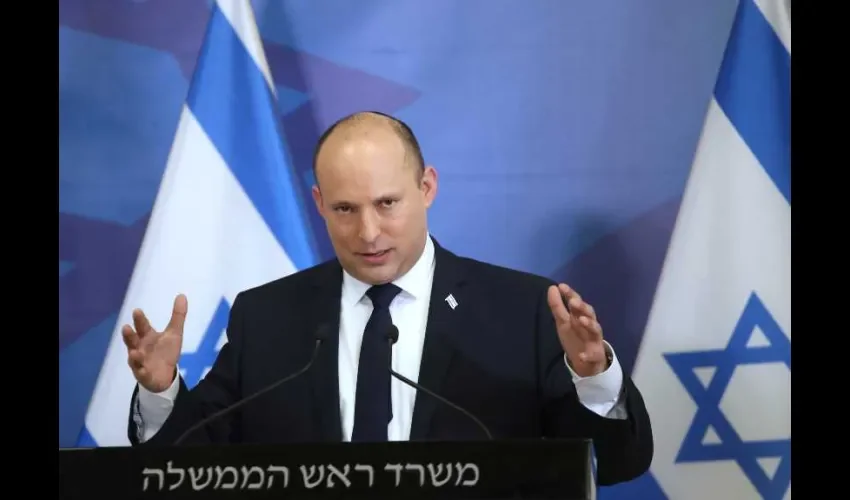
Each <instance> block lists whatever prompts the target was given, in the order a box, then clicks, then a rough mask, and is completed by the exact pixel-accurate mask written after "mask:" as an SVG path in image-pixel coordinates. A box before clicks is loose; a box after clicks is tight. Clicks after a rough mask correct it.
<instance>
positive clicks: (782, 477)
mask: <svg viewBox="0 0 850 500" xmlns="http://www.w3.org/2000/svg"><path fill="white" fill-rule="evenodd" d="M756 328H759V329H760V330H761V331H762V332H763V333H764V336H765V337H766V338H767V340H768V341H769V345H767V346H758V347H748V345H747V344H748V342H749V341H750V338H751V337H752V334H753V332H754V331H755V330H756ZM664 357H665V359H666V360H667V363H669V365H670V367H671V368H672V369H673V371H674V372H675V374H676V376H677V377H678V378H679V380H680V381H681V382H682V385H684V387H685V389H686V390H687V391H688V393H689V394H690V395H691V397H692V398H693V400H694V402H695V403H696V405H697V412H696V415H695V416H694V419H693V421H692V422H691V426H690V428H689V429H688V432H687V435H686V436H685V439H684V441H683V443H682V446H681V448H680V450H679V453H678V455H677V457H676V462H677V463H687V462H706V461H716V460H734V461H735V462H737V464H738V465H739V466H740V467H741V469H742V471H743V472H744V474H745V475H746V476H747V478H748V479H749V480H750V481H751V482H752V484H753V486H754V487H755V488H756V490H758V492H759V493H760V494H761V496H762V498H765V499H773V498H775V499H781V498H782V497H783V496H784V495H785V492H786V491H787V489H788V487H789V485H790V484H791V439H790V437H789V438H788V439H778V440H766V441H744V440H743V439H742V438H741V436H740V435H739V434H738V432H737V431H736V430H735V429H734V427H733V426H732V424H731V423H730V422H729V420H728V419H727V418H726V416H725V415H724V414H723V411H722V410H721V408H720V400H721V398H722V397H723V394H724V393H725V392H726V389H727V387H728V386H729V382H730V381H731V379H732V374H733V372H734V370H735V368H736V367H737V366H741V365H748V364H760V363H777V362H778V363H784V364H785V365H786V366H787V367H788V369H789V370H790V369H791V341H790V340H789V338H788V337H787V336H786V335H785V334H784V333H783V332H782V329H781V328H780V327H779V325H778V324H777V323H776V320H774V318H773V316H771V314H770V312H769V311H768V310H767V308H766V307H765V306H764V304H763V303H762V301H761V300H760V299H759V298H758V296H757V295H756V294H755V293H753V294H751V295H750V298H749V300H748V301H747V304H746V307H745V308H744V311H743V313H742V314H741V317H740V319H739V320H738V323H737V325H736V326H735V330H734V332H733V333H732V337H731V338H730V340H729V343H728V345H727V346H726V348H725V349H718V350H709V351H698V352H681V353H670V354H665V355H664ZM702 367H712V368H715V369H716V371H715V373H714V376H713V377H712V379H711V382H710V383H709V384H708V387H705V386H704V385H703V383H702V382H701V381H700V380H699V378H698V377H697V374H696V372H695V369H696V368H702ZM711 428H713V429H714V431H715V432H716V434H717V436H718V437H719V439H720V443H711V444H706V443H704V442H703V437H704V436H705V435H706V433H707V432H708V431H709V429H711ZM760 458H778V459H779V467H778V468H777V470H776V473H775V474H774V476H773V478H770V477H769V476H768V475H767V473H765V471H764V469H762V467H761V466H760V465H759V464H758V462H757V460H758V459H760Z"/></svg>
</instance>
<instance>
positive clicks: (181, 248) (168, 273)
mask: <svg viewBox="0 0 850 500" xmlns="http://www.w3.org/2000/svg"><path fill="white" fill-rule="evenodd" d="M274 89H275V86H274V84H273V82H272V79H271V75H270V72H269V68H268V64H267V62H266V58H265V55H264V52H263V46H262V42H261V39H260V35H259V33H258V30H257V25H256V21H255V19H254V14H253V11H252V10H251V3H250V2H247V1H244V0H218V1H217V2H215V3H214V5H213V8H212V14H211V17H210V21H209V27H208V29H207V32H206V38H205V41H204V44H203V47H202V49H201V53H200V56H199V60H198V63H197V66H196V69H195V74H194V76H193V80H192V82H191V85H190V90H189V94H188V97H187V99H186V103H185V105H184V106H183V111H182V115H181V117H180V122H179V126H178V129H177V132H176V136H175V138H174V144H173V146H172V149H171V153H170V157H169V160H168V164H167V166H166V169H165V173H164V177H163V179H162V184H161V186H160V189H159V193H158V195H157V198H156V201H155V204H154V208H153V212H152V214H151V218H150V222H149V224H148V228H147V232H146V233H145V238H144V241H143V243H142V247H141V250H140V254H139V257H138V261H137V262H136V266H135V269H134V271H133V276H132V278H131V281H130V285H129V288H128V291H127V294H126V297H125V299H124V303H123V307H122V309H121V312H120V316H119V319H118V322H117V324H116V325H115V331H114V332H113V336H112V341H111V343H110V345H109V348H108V351H107V354H106V358H105V361H104V364H103V367H102V368H101V371H100V375H99V379H98V381H97V385H96V386H95V390H94V394H93V396H92V400H91V403H90V405H89V409H88V413H87V415H86V429H85V431H84V432H83V436H81V442H80V445H81V446H122V445H129V444H130V443H129V440H128V439H127V421H128V416H129V411H130V398H131V395H132V392H133V389H134V387H135V383H136V382H135V379H134V378H133V375H132V372H131V370H130V368H129V366H128V365H127V348H126V346H125V345H124V342H123V340H122V338H121V325H123V324H125V323H129V324H132V317H131V313H132V311H133V309H134V308H141V309H142V310H143V311H144V312H145V313H146V314H147V316H148V318H149V319H150V321H151V324H152V325H153V326H154V328H156V329H158V330H161V329H163V328H164V327H165V326H166V325H167V323H168V321H169V318H170V317H171V310H172V306H173V303H174V298H175V297H176V295H177V294H179V293H185V294H186V296H187V297H188V301H189V311H188V315H187V317H186V324H185V330H184V338H183V354H182V356H181V359H180V363H179V364H180V367H181V369H182V374H183V376H184V377H185V378H186V382H187V384H189V385H190V386H193V385H194V384H196V383H197V382H198V381H199V380H200V378H201V377H203V376H204V375H205V374H206V372H207V370H208V369H209V367H210V366H211V364H212V362H213V360H214V359H215V356H216V355H217V353H218V350H219V349H220V348H221V344H222V343H223V340H224V337H223V334H224V330H225V327H226V325H227V319H228V315H229V310H230V305H231V304H232V302H233V300H234V298H235V296H236V294H237V293H238V292H240V291H242V290H244V289H246V288H250V287H253V286H256V285H260V284H262V283H265V282H268V281H271V280H274V279H277V278H280V277H283V276H286V275H288V274H291V273H293V272H295V271H296V270H298V269H303V268H305V267H309V266H311V265H313V264H315V262H314V260H315V253H314V251H313V244H312V242H311V236H310V234H311V233H310V232H309V230H308V229H307V228H308V226H307V223H306V212H305V209H306V207H305V206H303V202H302V201H300V200H299V198H298V194H297V193H298V191H297V188H296V187H297V183H298V182H299V181H298V179H296V178H295V177H294V174H293V171H292V169H291V168H290V165H289V160H288V156H287V149H286V147H285V145H284V142H283V140H282V136H281V132H280V130H279V121H278V112H277V106H276V93H275V90H274Z"/></svg>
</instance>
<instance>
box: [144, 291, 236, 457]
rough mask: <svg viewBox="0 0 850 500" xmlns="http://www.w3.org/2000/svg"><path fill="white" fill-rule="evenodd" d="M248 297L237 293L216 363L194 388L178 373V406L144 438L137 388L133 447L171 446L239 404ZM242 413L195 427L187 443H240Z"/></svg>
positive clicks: (175, 404) (184, 441)
mask: <svg viewBox="0 0 850 500" xmlns="http://www.w3.org/2000/svg"><path fill="white" fill-rule="evenodd" d="M243 309H244V299H243V298H242V295H241V294H240V295H237V297H236V299H235V300H234V301H233V307H231V310H230V317H229V319H228V324H227V341H226V342H225V343H224V345H223V346H222V348H221V350H220V351H219V353H218V356H217V357H216V360H215V362H214V363H213V366H212V368H211V369H210V371H209V372H208V373H207V375H206V376H205V377H204V378H203V379H202V380H201V381H200V382H199V383H198V384H197V385H196V386H195V387H194V388H192V389H189V388H188V387H187V386H186V383H185V382H184V381H183V378H182V377H180V375H179V374H178V375H177V377H178V378H179V390H178V392H177V397H176V398H175V400H174V407H173V409H172V410H171V413H170V414H169V415H168V418H167V419H166V420H165V422H164V423H163V425H162V427H161V428H160V429H159V430H158V431H157V433H156V434H155V435H154V436H152V437H150V439H148V440H146V441H144V443H142V442H141V440H140V425H139V424H142V425H143V422H141V421H140V420H139V419H140V413H139V412H138V411H137V410H138V408H137V407H136V405H137V404H138V392H139V389H138V386H137V388H136V389H135V390H134V391H133V395H132V398H131V405H130V418H129V423H128V427H127V437H128V438H129V439H130V443H131V444H132V445H133V446H146V445H153V446H156V445H171V444H173V443H174V441H176V440H177V439H178V438H179V437H180V436H181V435H182V434H183V433H184V432H185V431H186V430H188V429H189V428H190V427H192V426H193V425H195V424H196V423H198V422H200V421H201V420H202V419H204V418H207V417H208V416H210V415H212V414H213V413H215V412H217V411H219V410H222V409H224V408H226V407H228V406H230V405H231V404H233V403H235V402H236V401H238V400H239V398H240V397H241V390H240V387H241V379H240V373H241V368H242V367H241V362H242V361H241V353H242V347H243V342H244V324H245V321H244V311H243ZM238 418H239V417H238V412H235V413H234V414H232V415H226V416H224V417H222V418H218V419H216V420H215V421H213V422H211V423H209V424H207V425H205V426H204V427H201V428H199V429H196V430H194V431H193V432H192V433H191V434H189V435H188V436H187V437H186V438H185V439H184V440H183V442H182V443H183V444H220V443H221V444H224V443H230V442H237V441H238V440H239V436H237V435H235V433H236V430H235V429H238V426H236V425H234V423H235V421H236V419H238Z"/></svg>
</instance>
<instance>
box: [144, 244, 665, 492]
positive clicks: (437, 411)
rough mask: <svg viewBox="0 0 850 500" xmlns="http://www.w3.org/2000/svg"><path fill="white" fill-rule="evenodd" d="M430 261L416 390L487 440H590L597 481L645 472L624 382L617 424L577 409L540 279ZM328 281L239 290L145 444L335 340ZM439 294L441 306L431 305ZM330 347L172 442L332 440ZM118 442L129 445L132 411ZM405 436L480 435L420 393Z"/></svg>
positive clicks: (637, 399)
mask: <svg viewBox="0 0 850 500" xmlns="http://www.w3.org/2000/svg"><path fill="white" fill-rule="evenodd" d="M435 259H436V268H435V273H434V283H433V286H432V293H431V304H430V311H429V315H428V324H427V330H426V338H425V346H424V352H423V359H422V364H421V371H420V375H419V383H420V384H422V385H424V386H425V387H427V388H429V389H431V390H433V391H436V392H437V393H438V394H440V395H441V396H443V397H445V398H447V399H449V400H450V401H453V402H454V403H456V404H459V405H460V406H463V407H464V408H466V409H467V410H469V411H470V412H471V413H472V414H474V415H476V416H477V417H479V418H480V419H481V420H482V421H483V422H484V424H485V425H486V426H487V427H488V428H489V429H490V431H491V432H492V434H493V437H494V438H496V439H500V438H540V437H555V438H571V437H580V438H588V437H589V438H592V440H593V444H594V448H595V451H596V457H597V481H598V483H599V484H602V485H604V484H612V483H616V482H620V481H625V480H629V479H631V478H634V477H636V476H638V475H640V474H642V473H643V472H645V471H646V470H647V469H648V468H649V465H650V462H651V460H652V455H653V437H652V429H651V427H650V420H649V417H648V415H647V411H646V408H645V406H644V402H643V400H642V397H641V395H640V393H639V391H638V389H637V388H636V387H635V385H634V384H633V383H632V381H631V379H630V378H629V377H628V375H626V374H624V384H623V387H624V389H623V390H624V397H625V398H626V407H627V409H628V414H629V418H628V419H627V420H614V419H608V418H603V417H600V416H598V415H596V414H594V413H593V412H591V411H589V410H587V409H586V408H585V407H584V406H582V405H581V404H580V403H579V401H578V399H577V396H576V392H575V387H574V385H573V383H572V380H571V377H570V373H569V371H568V369H567V367H566V366H565V365H564V357H563V356H564V353H563V349H562V348H561V345H560V343H559V340H558V336H557V332H556V330H555V324H554V320H553V318H552V313H551V311H550V310H549V306H548V303H547V300H546V293H547V288H548V286H549V285H551V284H552V282H551V281H550V280H548V279H545V278H542V277H538V276H534V275H531V274H526V273H522V272H519V271H515V270H510V269H505V268H502V267H497V266H494V265H490V264H486V263H482V262H479V261H475V260H472V259H467V258H461V257H458V256H456V255H455V254H453V253H451V252H449V251H447V250H445V249H444V248H442V247H440V246H439V244H436V242H435ZM341 284H342V268H341V266H340V265H339V263H338V262H337V261H336V260H334V261H330V262H326V263H323V264H320V265H318V266H316V267H313V268H310V269H306V270H304V271H301V272H298V273H296V274H293V275H290V276H288V277H285V278H282V279H279V280H276V281H273V282H271V283H268V284H265V285H262V286H259V287H257V288H253V289H250V290H247V291H244V292H241V293H240V294H239V295H238V296H237V297H236V299H235V301H234V303H233V307H232V309H231V316H230V322H229V325H228V333H227V335H228V342H227V343H226V344H225V345H224V346H223V347H222V349H221V352H220V353H219V356H218V358H217V360H216V362H215V364H214V366H213V367H212V369H211V370H210V372H209V373H208V374H207V376H206V377H205V378H204V379H203V380H202V381H201V382H200V383H199V384H198V385H197V386H196V387H195V388H193V389H192V390H191V391H190V390H188V389H187V387H186V386H185V385H184V384H183V381H182V380H181V381H180V391H179V394H178V396H177V400H176V403H175V406H174V409H173V412H172V414H171V415H170V416H169V418H168V420H167V421H166V423H165V424H164V426H163V427H162V429H161V430H160V431H159V432H158V433H157V435H156V436H155V437H154V438H153V439H151V440H150V441H148V443H150V444H154V445H155V444H168V443H171V442H173V441H174V440H175V439H177V438H178V436H180V434H182V433H183V431H185V430H186V429H188V428H189V426H190V425H192V424H193V423H195V422H197V421H198V420H199V419H201V418H203V417H204V416H207V415H210V414H211V413H213V412H215V411H217V410H220V409H222V408H224V407H226V406H228V405H230V404H233V403H234V402H236V401H237V400H239V399H240V398H243V397H245V396H248V395H250V394H253V393H255V392H256V391H258V390H260V389H262V388H264V387H266V386H267V385H269V384H272V383H274V382H275V381H276V380H278V379H281V378H283V377H285V376H287V375H288V374H292V373H294V372H296V371H298V370H300V369H301V368H302V367H303V366H304V365H305V364H306V363H307V361H308V360H309V359H310V356H311V354H312V351H313V349H314V345H315V332H316V331H317V330H318V329H319V327H320V324H322V323H325V324H329V325H330V326H331V328H332V330H331V331H334V332H336V331H337V328H336V327H337V326H338V324H339V314H340V311H339V308H340V305H339V302H340V294H341ZM449 294H452V295H453V296H454V297H455V299H456V300H457V302H458V306H457V307H456V308H455V309H452V308H450V307H449V306H448V304H447V303H446V301H445V298H446V296H448V295H449ZM402 335H403V333H402ZM337 350H338V337H337V336H336V335H332V336H331V338H330V339H329V341H327V342H325V345H324V346H323V347H322V348H321V351H320V353H319V355H318V358H317V360H316V362H315V364H314V365H313V367H312V368H311V369H310V371H309V372H308V373H306V374H304V375H303V376H301V377H299V378H297V379H295V380H293V381H292V382H289V383H287V384H285V385H283V386H281V387H279V388H277V389H275V390H274V391H273V392H271V393H269V394H266V395H264V396H262V397H260V398H257V399H255V400H253V401H251V402H250V403H249V404H247V405H245V406H244V407H242V409H240V410H238V411H236V412H234V413H232V414H231V415H232V416H230V417H229V418H223V419H219V420H218V421H216V422H215V423H213V424H210V425H208V426H207V427H205V428H201V429H199V430H197V431H196V432H194V433H193V434H191V435H190V436H189V437H188V438H187V439H186V440H185V441H184V442H185V443H209V442H214V443H259V442H262V443H292V442H317V441H341V440H342V431H341V428H342V425H341V422H340V411H339V389H338V384H337ZM135 396H136V394H135V393H134V395H133V398H134V400H135ZM128 434H129V438H130V440H131V442H132V443H133V444H138V439H137V437H136V425H135V423H134V421H133V412H132V411H131V413H130V419H129V429H128ZM410 439H411V440H437V439H439V440H478V439H486V437H485V436H484V434H483V433H482V431H481V430H480V429H479V428H478V427H476V425H475V424H474V423H473V422H472V421H471V420H470V419H469V418H468V417H466V416H464V415H463V414H461V413H459V412H457V411H456V410H454V409H452V408H450V407H448V406H446V405H442V404H440V403H439V402H437V401H436V400H434V399H433V398H431V397H429V396H428V395H426V394H423V393H421V392H420V393H419V394H418V395H417V398H416V402H415V407H414V415H413V422H412V430H411V436H410Z"/></svg>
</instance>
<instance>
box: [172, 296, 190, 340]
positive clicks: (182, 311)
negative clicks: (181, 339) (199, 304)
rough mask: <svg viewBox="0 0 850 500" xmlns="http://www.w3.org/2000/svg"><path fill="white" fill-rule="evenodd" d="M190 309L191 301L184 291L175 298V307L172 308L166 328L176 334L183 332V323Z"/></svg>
mask: <svg viewBox="0 0 850 500" xmlns="http://www.w3.org/2000/svg"><path fill="white" fill-rule="evenodd" d="M188 310H189V301H188V300H187V299H186V296H185V295H183V294H182V293H181V294H180V295H178V296H177V298H175V299H174V307H173V308H172V310H171V320H170V321H169V322H168V326H167V327H166V329H167V330H168V331H170V332H174V333H176V334H179V335H182V334H183V325H184V324H185V323H186V313H187V312H188Z"/></svg>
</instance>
